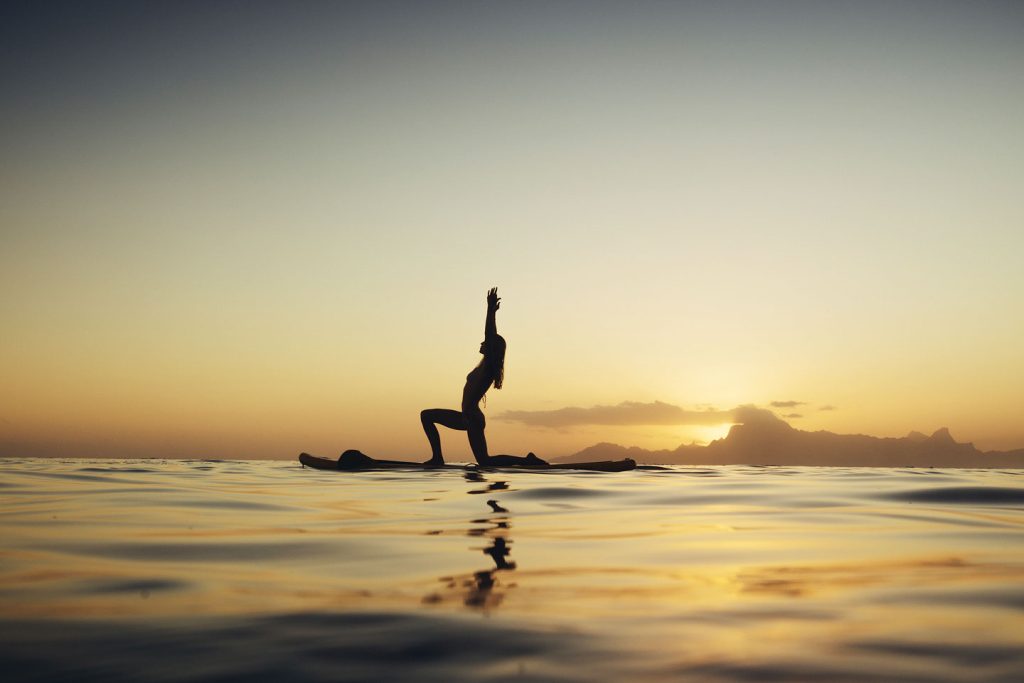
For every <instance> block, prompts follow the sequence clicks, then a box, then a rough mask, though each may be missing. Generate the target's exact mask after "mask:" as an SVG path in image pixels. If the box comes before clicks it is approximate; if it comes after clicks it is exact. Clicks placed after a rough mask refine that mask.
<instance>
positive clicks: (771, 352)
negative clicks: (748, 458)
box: [0, 2, 1024, 459]
mask: <svg viewBox="0 0 1024 683" xmlns="http://www.w3.org/2000/svg"><path fill="white" fill-rule="evenodd" d="M940 10H941V11H940ZM3 24H4V27H3V28H2V29H0V32H2V35H0V37H2V38H3V41H4V44H5V45H7V46H8V54H7V56H5V59H4V64H3V67H2V70H0V85H2V87H3V93H4V99H3V104H2V105H0V155H2V158H3V159H4V162H3V164H0V231H2V242H0V245H2V246H0V320H2V321H3V325H2V333H0V384H2V386H3V387H4V389H3V391H2V392H0V454H2V455H19V454H33V455H35V454H50V455H78V454H81V455H103V454H107V455H119V456H133V455H134V456H148V455H159V456H185V457H188V456H195V457H225V458H237V457H294V455H295V454H296V453H297V452H299V451H300V450H307V451H311V452H316V453H321V454H325V455H326V454H332V453H337V452H339V451H341V450H343V449H345V448H360V449H362V450H364V451H365V452H368V453H370V454H374V455H383V456H423V457H426V456H427V455H429V450H428V448H427V445H426V442H425V439H424V438H423V436H422V433H421V431H420V426H419V419H418V413H419V410H420V409H422V408H427V407H452V408H457V407H458V403H459V398H460V396H461V389H462V383H463V382H464V377H465V374H466V373H467V372H468V371H469V370H470V369H471V368H472V367H473V365H474V364H475V363H476V362H477V360H478V358H479V356H478V353H477V347H478V345H479V343H480V340H481V339H482V334H483V319H484V311H485V306H484V295H485V293H486V291H487V288H488V287H491V286H498V287H499V293H500V295H501V296H502V300H503V303H502V308H501V310H500V312H499V314H498V329H499V332H501V333H502V334H503V335H504V336H505V337H506V339H507V340H508V344H509V350H508V358H507V365H506V384H505V388H504V389H503V390H502V391H494V390H492V391H491V392H490V393H489V395H488V406H487V411H486V413H487V416H488V430H487V433H488V440H489V443H490V446H491V451H492V452H510V453H523V452H525V451H527V450H533V451H536V452H537V453H538V454H540V455H560V454H564V453H570V452H574V451H576V450H579V449H580V448H583V447H585V446H588V445H591V444H593V443H595V442H598V441H613V442H617V443H622V444H625V445H638V446H643V447H645V448H674V447H675V446H677V445H679V444H680V443H682V442H690V441H693V440H697V441H707V440H710V439H713V438H717V437H718V436H721V435H723V434H724V433H725V430H726V429H727V426H725V424H726V423H724V422H723V421H722V420H725V419H727V417H723V414H726V413H728V411H730V410H731V409H732V408H734V407H736V406H738V405H742V404H756V405H760V406H764V407H769V406H770V404H771V403H772V402H796V403H799V404H802V405H796V406H791V407H790V406H778V407H776V408H775V409H776V412H777V413H778V414H780V415H792V414H797V415H800V417H791V418H787V419H788V421H789V422H791V423H792V424H793V425H794V426H796V427H798V428H800V429H809V430H817V429H827V430H831V431H836V432H857V433H868V434H875V435H880V436H902V435H904V434H905V433H906V432H908V431H910V430H911V429H915V430H920V431H924V432H931V431H933V430H935V429H937V428H939V427H942V426H947V427H949V428H950V430H951V431H952V433H953V435H954V437H955V438H957V439H958V440H960V441H973V442H975V443H976V445H978V446H979V447H980V448H982V449H1005V448H1020V447H1024V425H1022V423H1021V421H1020V415H1021V414H1022V408H1024V389H1022V387H1024V356H1022V354H1021V352H1020V345H1021V341H1020V340H1021V339H1024V315H1022V311H1024V307H1022V303H1024V268H1022V266H1021V254H1022V253H1024V202H1022V200H1021V188H1022V187H1024V127H1022V125H1021V120H1022V117H1021V111H1022V110H1024V79H1022V78H1021V74H1024V43H1022V42H1021V40H1020V36H1021V35H1022V29H1024V8H1022V7H1021V5H1019V4H1017V3H1012V2H1007V3H999V2H990V3H971V4H970V5H967V4H963V5H961V4H951V5H948V6H947V5H942V6H941V7H940V6H937V5H936V4H935V3H927V2H922V3H913V2H911V3H900V4H899V5H898V6H897V7H892V6H891V3H878V4H875V3H857V4H849V3H836V4H830V3H797V2H787V3H770V2H769V3H753V4H751V5H745V4H736V5H733V4H721V3H708V4H706V5H705V4H672V3H655V4H646V3H637V4H634V3H627V4H611V5H607V6H606V5H603V4H593V3H583V4H575V3H557V6H548V5H547V4H545V3H537V4H532V3H525V4H523V3H513V4H509V5H503V4H483V3H470V4H460V3H412V4H409V5H403V4H378V3H367V4H365V5H335V6H332V7H322V8H316V7H308V6H306V7H302V8H296V7H293V6H291V5H279V6H274V5H269V4H268V5H263V4H260V3H254V4H252V5H247V6H246V8H245V9H237V8H234V6H233V5H232V6H227V5H211V4H209V3H197V4H195V5H184V4H183V5H180V6H174V7H173V8H171V9H162V10H156V9H153V8H152V7H149V8H147V7H141V6H133V5H128V6H127V7H125V8H121V9H119V10H118V9H111V8H109V7H106V6H105V7H104V8H103V9H102V10H97V9H95V8H89V7H87V6H77V5H71V6H69V7H63V8H62V7H60V6H50V7H48V8H45V9H39V8H38V7H36V8H32V7H28V8H24V9H22V10H21V11H20V12H11V16H9V17H8V19H7V20H6V21H4V22H3ZM625 402H630V403H638V404H653V403H655V402H662V403H665V404H669V405H670V406H675V407H678V408H679V409H681V410H682V411H683V412H682V413H681V414H680V417H679V420H678V421H677V422H672V420H673V419H674V418H672V417H671V416H669V417H667V418H665V417H658V418H657V419H655V418H654V417H650V416H649V415H648V414H647V413H644V412H643V411H642V410H641V411H633V412H632V413H629V411H628V410H627V411H626V413H628V414H624V413H623V412H622V411H619V412H616V411H615V410H611V409H609V410H606V411H605V412H604V413H600V411H598V413H593V414H590V417H588V418H586V419H597V420H599V421H602V423H598V424H579V423H572V424H562V423H557V420H555V422H556V424H550V425H544V424H538V422H540V423H543V422H544V419H543V418H537V417H536V414H537V413H538V412H540V411H558V410H560V409H563V408H567V407H576V408H584V409H589V408H591V407H593V406H610V407H615V406H620V404H623V403H625ZM708 408H712V409H714V410H713V411H712V412H711V413H710V414H709V416H708V418H707V420H704V418H703V417H701V416H699V415H698V416H697V417H694V416H693V415H692V414H691V413H690V412H688V411H706V410H707V409H708ZM823 408H825V409H823ZM517 411H518V412H517ZM523 411H525V412H523ZM526 412H528V413H530V414H534V415H535V417H534V418H533V419H532V421H531V420H528V421H526V422H524V421H521V420H519V421H517V420H513V419H509V418H510V417H513V416H514V415H516V414H519V415H520V416H522V415H523V414H525V413H526ZM507 413H511V415H506V414H507ZM597 414H600V415H599V416H598V417H594V415H597ZM602 415H603V416H602ZM645 415H646V417H645ZM658 420H661V421H660V422H659V421H658ZM638 421H640V422H641V423H638ZM549 422H550V420H549ZM705 422H706V423H705ZM442 441H443V444H444V445H445V448H446V455H448V456H449V457H451V458H453V459H462V458H468V457H469V450H468V447H467V446H466V443H465V437H464V435H461V434H455V433H446V434H442Z"/></svg>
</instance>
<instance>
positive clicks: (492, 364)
mask: <svg viewBox="0 0 1024 683" xmlns="http://www.w3.org/2000/svg"><path fill="white" fill-rule="evenodd" d="M480 353H482V354H484V364H486V365H487V367H488V368H490V370H491V378H492V379H494V388H495V389H501V385H502V383H503V382H504V380H505V338H504V337H502V336H501V335H500V334H496V335H494V337H493V338H491V339H490V340H486V339H485V340H484V341H483V342H481V343H480Z"/></svg>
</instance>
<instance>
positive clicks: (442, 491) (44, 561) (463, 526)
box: [0, 460, 1024, 680]
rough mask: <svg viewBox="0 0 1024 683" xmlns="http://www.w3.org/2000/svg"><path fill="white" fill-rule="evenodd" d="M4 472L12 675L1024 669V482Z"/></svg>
mask: <svg viewBox="0 0 1024 683" xmlns="http://www.w3.org/2000/svg"><path fill="white" fill-rule="evenodd" d="M0 468H2V471H3V479H2V482H0V500H2V504H0V512H2V523H0V532H2V535H3V539H4V543H3V548H2V551H0V552H2V554H0V616H2V619H0V632H2V635H3V638H2V641H3V644H2V645H0V661H2V662H3V663H4V664H5V670H10V671H12V672H14V674H16V677H18V675H21V674H25V675H26V676H27V672H31V675H32V676H34V677H37V678H40V679H42V680H47V679H59V678H63V677H67V676H70V675H85V674H88V675H90V676H95V677H100V678H109V679H113V680H120V679H132V678H133V677H134V678H145V675H143V674H140V673H138V672H140V671H141V672H146V671H147V670H149V669H148V667H153V666H155V665H157V664H158V663H160V662H164V663H166V662H168V661H170V660H172V659H174V658H176V657H179V656H180V657H186V658H191V659H189V661H190V662H193V663H192V664H190V668H188V670H187V672H181V675H179V676H171V678H172V679H189V680H194V679H200V680H208V679H215V678H219V677H223V676H229V675H230V676H245V675H248V674H252V673H253V672H254V671H257V670H258V671H260V672H267V671H273V670H274V667H276V666H285V665H287V669H288V671H290V672H292V678H293V679H297V680H366V679H376V678H380V677H387V676H400V677H401V676H404V675H407V676H409V677H412V678H418V679H437V680H451V679H467V680H468V679H485V680H486V679H488V678H502V677H507V676H509V675H515V676H522V677H523V678H525V679H530V678H531V677H536V678H537V679H542V680H550V679H566V680H595V679H598V680H624V679H627V678H628V679H631V680H648V679H649V680H660V679H663V678H666V677H669V678H670V677H674V676H692V677H696V678H700V679H706V680H750V679H760V678H764V677H769V678H772V679H773V680H809V679H824V678H828V679H829V680H855V679H858V678H863V677H864V676H868V677H878V678H884V679H897V680H898V679H906V680H1012V679H1015V678H1017V679H1019V677H1020V676H1021V675H1022V674H1024V647H1022V646H1024V589H1022V588H1021V586H1022V585H1024V486H1022V484H1021V482H1022V481H1024V480H1022V479H1021V472H1019V471H1005V472H995V471H966V470H941V471H939V470H895V469H890V470H883V469H859V470H858V469H829V468H820V469H814V468H753V467H722V468H672V469H662V470H638V471H634V472H626V473H616V474H601V473H582V472H580V473H571V474H570V473H557V474H555V473H527V472H498V471H479V470H476V469H474V468H451V469H446V470H444V471H434V472H412V471H409V472H402V471H393V472H386V473H344V474H342V473H333V472H321V471H314V470H304V469H302V468H300V467H299V466H298V465H297V464H293V463H282V462H230V461H216V462H204V461H192V462H179V461H158V462H155V461H129V462H110V461H90V462H82V461H56V460H3V461H0ZM232 634H233V635H232ZM238 634H245V635H244V637H242V636H240V635H238ZM204 643H207V644H208V643H216V644H217V645H218V646H217V648H215V649H214V650H213V651H210V652H207V651H206V650H204V649H203V647H201V646H202V644H204ZM254 649H255V650H257V652H255V653H254ZM325 650H329V651H330V652H331V653H332V654H331V655H330V657H327V659H325V655H324V652H325ZM55 652H56V653H58V654H56V655H55V654H54V653H55ZM254 667H257V668H254ZM128 671H133V672H136V673H134V674H131V675H128V674H127V673H126V672H128ZM389 672H390V673H389ZM185 673H187V674H188V675H185Z"/></svg>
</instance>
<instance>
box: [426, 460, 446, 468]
mask: <svg viewBox="0 0 1024 683" xmlns="http://www.w3.org/2000/svg"><path fill="white" fill-rule="evenodd" d="M423 466H424V467H443V466H444V459H443V458H431V459H430V460H427V461H426V462H424V463H423Z"/></svg>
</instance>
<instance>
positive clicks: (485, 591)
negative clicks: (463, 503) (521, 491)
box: [423, 471, 516, 610]
mask: <svg viewBox="0 0 1024 683" xmlns="http://www.w3.org/2000/svg"><path fill="white" fill-rule="evenodd" d="M465 476H466V479H467V481H474V482H484V481H486V479H485V478H484V476H483V475H482V474H480V473H479V472H475V471H473V472H467V473H466V475H465ZM507 489H508V483H507V482H504V481H494V482H490V483H488V485H487V487H486V488H485V489H474V490H471V491H467V493H469V494H478V493H484V492H492V491H502V490H507ZM487 505H488V507H490V509H491V513H492V514H493V516H492V517H488V518H483V519H474V520H471V521H470V524H471V526H470V528H469V529H468V530H467V531H466V535H468V536H470V537H481V536H482V537H485V538H488V539H490V545H489V546H487V547H485V548H480V547H478V546H474V547H473V549H474V550H482V551H483V553H484V554H485V555H488V556H489V557H490V558H491V560H493V562H494V567H492V568H487V569H480V570H478V571H475V572H473V573H472V574H470V575H462V576H442V577H441V578H440V579H439V581H440V582H441V583H442V584H444V589H443V590H442V591H432V592H431V593H429V594H427V595H426V596H425V597H424V598H423V602H424V603H425V604H438V603H444V602H449V601H451V600H452V599H454V597H455V596H457V597H458V598H461V600H462V604H464V605H465V606H466V607H470V608H475V609H483V610H490V609H493V608H495V607H497V606H498V605H500V604H501V602H502V600H504V598H505V590H507V589H509V588H515V584H509V585H508V586H504V585H503V582H502V581H501V579H500V578H499V577H498V572H506V571H512V570H513V569H515V568H516V563H515V562H512V561H510V560H509V559H508V556H509V555H510V554H511V553H512V549H511V548H510V547H509V546H510V544H511V543H512V541H511V540H510V539H509V531H510V530H511V528H512V525H511V523H510V522H509V511H508V510H507V509H506V508H503V507H502V506H501V505H500V504H499V503H498V501H496V500H493V499H492V500H488V501H487Z"/></svg>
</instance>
